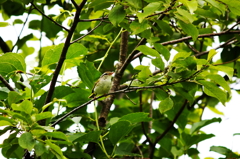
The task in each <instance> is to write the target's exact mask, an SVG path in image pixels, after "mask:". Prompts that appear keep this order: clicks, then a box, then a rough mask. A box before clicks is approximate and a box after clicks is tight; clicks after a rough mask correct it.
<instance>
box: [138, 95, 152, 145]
mask: <svg viewBox="0 0 240 159" xmlns="http://www.w3.org/2000/svg"><path fill="white" fill-rule="evenodd" d="M139 109H140V112H143V103H142V91H139ZM141 126H142V132H143V134H144V136H145V137H146V139H147V141H148V143H149V146H150V147H152V146H153V143H152V141H151V139H150V138H149V136H148V135H147V132H146V130H145V127H144V123H143V122H141Z"/></svg>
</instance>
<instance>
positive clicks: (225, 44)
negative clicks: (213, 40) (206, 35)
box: [194, 37, 238, 57]
mask: <svg viewBox="0 0 240 159" xmlns="http://www.w3.org/2000/svg"><path fill="white" fill-rule="evenodd" d="M237 41H238V40H237V39H236V38H235V37H233V38H231V39H229V40H228V41H226V42H225V43H223V44H221V45H219V46H218V47H216V48H214V50H217V49H219V48H222V47H224V46H227V45H231V44H233V43H235V42H237ZM207 53H209V51H203V52H198V53H197V54H195V55H194V56H195V57H199V56H202V55H204V54H207Z"/></svg>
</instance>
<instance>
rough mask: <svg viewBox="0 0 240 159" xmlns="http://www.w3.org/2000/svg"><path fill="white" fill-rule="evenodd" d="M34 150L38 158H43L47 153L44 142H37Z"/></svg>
mask: <svg viewBox="0 0 240 159" xmlns="http://www.w3.org/2000/svg"><path fill="white" fill-rule="evenodd" d="M34 150H35V153H36V155H37V156H41V155H42V154H43V153H44V152H45V151H46V148H45V145H44V144H43V143H42V142H38V141H37V142H36V144H35V146H34Z"/></svg>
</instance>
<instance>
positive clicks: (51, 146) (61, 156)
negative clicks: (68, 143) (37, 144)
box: [45, 140, 67, 159]
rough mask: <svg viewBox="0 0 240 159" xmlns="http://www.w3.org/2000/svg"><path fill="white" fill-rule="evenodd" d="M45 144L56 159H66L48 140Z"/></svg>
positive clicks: (58, 148) (57, 147)
mask: <svg viewBox="0 0 240 159" xmlns="http://www.w3.org/2000/svg"><path fill="white" fill-rule="evenodd" d="M45 142H46V144H47V145H49V146H50V148H51V149H50V150H51V152H52V153H53V154H54V155H55V156H56V157H57V159H67V158H66V157H65V156H63V153H62V150H61V148H60V147H59V146H58V145H56V144H53V143H52V142H51V141H50V140H46V141H45Z"/></svg>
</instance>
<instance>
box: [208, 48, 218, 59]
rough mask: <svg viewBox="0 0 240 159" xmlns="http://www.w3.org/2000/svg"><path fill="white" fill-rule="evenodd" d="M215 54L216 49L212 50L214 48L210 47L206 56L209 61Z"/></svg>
mask: <svg viewBox="0 0 240 159" xmlns="http://www.w3.org/2000/svg"><path fill="white" fill-rule="evenodd" d="M216 54H217V51H216V50H214V49H211V50H210V51H209V53H208V57H207V60H208V61H210V60H212V58H213V56H214V55H216Z"/></svg>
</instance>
